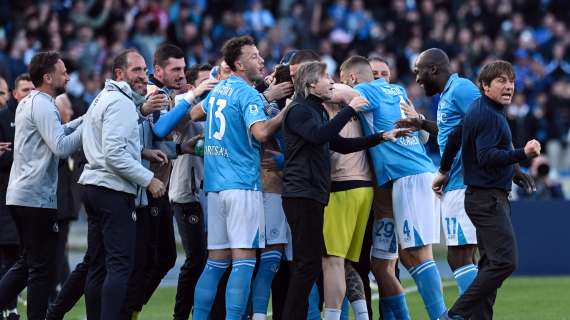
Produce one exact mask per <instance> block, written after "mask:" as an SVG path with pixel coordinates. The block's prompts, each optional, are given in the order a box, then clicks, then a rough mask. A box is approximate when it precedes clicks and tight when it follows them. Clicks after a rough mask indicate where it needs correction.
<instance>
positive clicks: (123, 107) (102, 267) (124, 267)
mask: <svg viewBox="0 0 570 320" xmlns="http://www.w3.org/2000/svg"><path fill="white" fill-rule="evenodd" d="M145 72H146V64H145V62H144V59H143V58H142V56H141V55H140V54H139V53H138V52H136V51H134V50H127V51H125V52H123V53H122V54H120V55H119V56H117V58H115V61H114V66H113V77H114V80H107V81H106V83H105V88H104V89H103V90H102V91H101V93H100V94H99V95H98V96H97V97H96V98H95V100H94V101H93V103H92V104H91V106H90V108H89V111H88V112H87V114H86V115H85V117H84V118H85V120H84V121H85V123H84V129H83V130H84V131H83V141H84V151H85V156H86V158H87V160H88V164H87V165H86V166H85V169H84V171H83V174H82V175H81V178H80V179H79V183H81V184H83V185H84V186H85V189H84V190H85V193H84V198H85V199H84V203H85V210H86V211H87V216H88V236H87V251H88V252H87V255H88V256H89V257H90V259H91V260H90V265H89V271H88V274H87V280H86V284H85V301H86V309H87V317H88V319H90V320H92V319H105V320H116V319H119V318H120V309H121V305H122V303H123V301H124V299H125V295H126V290H127V283H128V279H129V275H130V273H131V270H132V268H133V263H134V253H135V251H134V249H135V236H136V232H135V230H136V227H135V221H136V214H135V212H134V210H135V197H136V195H137V194H139V192H140V189H141V188H147V190H148V191H149V192H150V193H151V194H152V196H153V197H159V196H162V195H163V194H164V192H165V186H164V184H163V183H162V182H160V181H159V180H158V179H156V178H155V177H154V175H153V173H152V172H151V171H150V170H148V169H146V168H145V167H144V166H143V165H142V164H141V150H142V148H141V143H140V136H139V128H138V119H139V116H138V114H137V111H136V107H135V104H134V102H133V92H132V91H136V90H137V87H138V86H141V85H146V83H144V82H145V81H144V79H146V75H145Z"/></svg>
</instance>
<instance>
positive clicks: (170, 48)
mask: <svg viewBox="0 0 570 320" xmlns="http://www.w3.org/2000/svg"><path fill="white" fill-rule="evenodd" d="M170 58H174V59H180V58H184V51H182V49H180V48H179V47H177V46H175V45H173V44H170V43H164V44H161V45H160V46H159V47H158V49H156V51H155V52H154V58H153V59H154V65H155V66H156V65H158V66H160V67H162V68H164V67H165V66H166V62H167V61H168V59H170Z"/></svg>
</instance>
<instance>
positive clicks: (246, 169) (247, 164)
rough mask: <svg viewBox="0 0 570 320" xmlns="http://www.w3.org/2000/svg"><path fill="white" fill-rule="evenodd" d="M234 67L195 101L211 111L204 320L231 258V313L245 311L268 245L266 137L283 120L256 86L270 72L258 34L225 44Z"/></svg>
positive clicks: (200, 311)
mask: <svg viewBox="0 0 570 320" xmlns="http://www.w3.org/2000/svg"><path fill="white" fill-rule="evenodd" d="M222 53H223V56H224V60H225V61H226V63H227V64H228V65H229V66H230V68H231V69H232V75H231V76H230V77H229V78H228V79H226V80H223V81H220V83H219V84H218V85H217V86H216V87H215V88H214V89H213V90H212V91H211V92H210V93H209V94H208V96H207V97H206V98H205V99H204V100H203V102H202V103H201V104H200V105H198V106H196V107H194V108H192V110H191V113H190V114H191V116H192V120H194V121H196V120H202V119H204V118H206V125H205V132H204V136H205V147H204V172H205V177H204V191H205V192H207V193H208V204H207V206H208V228H207V229H208V261H207V263H206V267H205V268H204V271H203V272H202V274H201V276H200V279H199V280H198V283H197V285H196V291H195V294H194V312H193V319H195V320H205V319H208V317H209V315H210V310H211V307H212V303H213V301H214V297H215V295H216V291H217V287H218V283H219V281H220V278H221V277H222V275H223V274H224V272H225V270H226V269H227V268H228V267H229V265H230V262H232V271H231V274H230V277H229V280H228V285H227V289H226V319H241V317H243V316H244V314H245V311H246V305H247V302H248V297H249V292H250V282H251V277H252V275H253V269H254V268H255V264H256V249H258V248H263V247H264V246H265V216H264V211H263V196H262V192H261V163H260V159H261V157H260V143H263V142H266V141H267V140H268V139H269V138H270V137H271V136H272V135H273V134H274V133H275V132H276V131H277V130H278V129H279V127H280V125H281V121H282V119H283V112H280V113H279V114H278V115H277V116H275V117H274V118H272V119H268V118H267V116H266V115H265V112H264V110H263V105H264V104H263V100H262V98H261V95H260V94H259V93H258V92H257V91H256V90H255V88H254V87H253V85H254V83H255V82H257V81H259V80H262V79H263V70H264V65H263V62H264V61H263V58H262V57H261V56H260V55H259V51H258V50H257V47H256V46H255V42H254V41H253V39H252V38H251V37H248V36H244V37H239V38H232V39H230V40H229V41H228V42H226V44H225V45H224V47H223V49H222Z"/></svg>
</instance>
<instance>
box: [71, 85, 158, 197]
mask: <svg viewBox="0 0 570 320" xmlns="http://www.w3.org/2000/svg"><path fill="white" fill-rule="evenodd" d="M132 99H133V94H132V91H131V88H130V86H129V85H128V84H127V83H125V82H117V81H113V80H107V81H106V82H105V88H104V89H103V90H102V91H101V92H100V93H99V95H97V97H96V98H95V100H94V101H93V103H92V104H91V106H90V107H89V110H88V111H87V114H86V115H85V117H84V118H85V120H84V121H85V123H84V128H83V130H84V131H83V150H84V151H85V157H86V158H87V161H88V163H87V164H86V165H85V169H84V170H83V173H82V174H81V177H80V178H79V183H80V184H83V185H95V186H100V187H105V188H108V189H112V190H116V191H121V192H126V193H130V194H132V195H135V196H136V195H137V193H138V191H139V190H138V189H139V187H147V186H148V185H149V184H150V181H151V180H152V178H153V176H154V175H153V173H152V172H151V171H150V170H148V169H146V168H145V167H144V166H143V165H142V163H141V152H142V148H141V141H140V136H139V127H138V120H139V115H138V113H137V110H136V107H135V104H134V102H133V100H132Z"/></svg>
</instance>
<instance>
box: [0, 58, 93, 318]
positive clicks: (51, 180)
mask: <svg viewBox="0 0 570 320" xmlns="http://www.w3.org/2000/svg"><path fill="white" fill-rule="evenodd" d="M29 73H30V77H31V80H32V82H33V83H34V85H35V87H36V89H37V90H34V91H32V92H31V93H30V94H29V95H28V96H27V97H26V98H25V99H24V100H22V101H21V103H20V105H19V107H18V109H17V111H16V118H15V126H16V131H15V138H14V162H13V164H12V169H11V171H10V181H9V183H8V190H7V192H6V204H7V205H8V206H10V210H11V212H12V215H13V218H14V221H15V223H16V227H17V229H18V234H19V235H20V239H21V244H22V248H23V252H24V254H23V255H22V256H21V257H20V259H19V260H18V261H17V262H16V263H15V264H14V266H13V267H12V268H11V269H10V270H9V271H8V272H7V273H6V274H5V275H4V277H3V278H2V280H1V281H0V309H4V308H5V307H6V305H7V304H8V303H9V302H10V301H11V300H13V299H14V298H15V297H16V296H17V295H18V294H19V293H20V292H21V291H22V290H23V289H24V288H25V287H26V286H27V287H28V310H27V313H28V319H30V320H36V319H42V320H43V319H44V318H45V315H46V309H47V306H48V298H49V294H50V288H51V285H52V282H53V281H54V280H55V252H56V250H55V249H56V246H55V245H56V239H57V232H58V226H57V222H56V218H57V217H56V216H57V211H56V209H57V197H56V190H57V176H58V170H57V169H58V161H59V159H58V158H65V157H67V156H69V155H70V154H71V153H72V152H74V151H75V150H76V149H78V148H79V147H80V146H81V127H82V126H81V122H82V119H81V118H79V119H76V120H74V121H72V122H69V123H68V124H66V125H65V126H63V125H62V124H61V118H60V114H59V111H58V109H57V107H56V105H55V103H54V98H55V96H57V95H58V94H60V93H62V92H64V91H65V85H66V84H67V81H69V76H68V75H67V71H66V68H65V65H64V63H63V61H62V60H61V59H60V57H59V55H58V54H57V53H55V52H40V53H38V54H36V55H35V56H34V57H33V58H32V61H31V62H30V65H29Z"/></svg>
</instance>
